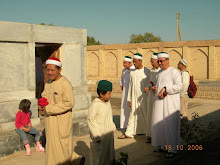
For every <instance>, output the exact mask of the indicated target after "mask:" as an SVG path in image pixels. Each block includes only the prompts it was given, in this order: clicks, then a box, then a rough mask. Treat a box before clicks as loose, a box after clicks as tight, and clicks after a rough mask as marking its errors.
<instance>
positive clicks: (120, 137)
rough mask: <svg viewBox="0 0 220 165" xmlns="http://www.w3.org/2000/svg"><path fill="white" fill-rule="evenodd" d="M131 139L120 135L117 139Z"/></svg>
mask: <svg viewBox="0 0 220 165" xmlns="http://www.w3.org/2000/svg"><path fill="white" fill-rule="evenodd" d="M131 138H132V137H129V136H127V135H121V136H119V137H118V139H131Z"/></svg>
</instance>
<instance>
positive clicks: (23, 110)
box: [15, 99, 44, 156]
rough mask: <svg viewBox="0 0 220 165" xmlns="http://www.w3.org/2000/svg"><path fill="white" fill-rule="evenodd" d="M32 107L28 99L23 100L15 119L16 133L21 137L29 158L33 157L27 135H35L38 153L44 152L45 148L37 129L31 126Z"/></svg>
mask: <svg viewBox="0 0 220 165" xmlns="http://www.w3.org/2000/svg"><path fill="white" fill-rule="evenodd" d="M30 106H31V102H30V101H29V100H27V99H23V100H21V102H20V104H19V110H18V112H17V114H16V118H15V126H16V132H17V133H19V134H20V135H21V139H22V141H23V143H24V146H25V149H26V155H27V156H29V155H31V148H30V145H29V141H28V138H27V133H28V134H32V135H35V141H36V151H43V152H44V148H43V147H42V145H41V144H40V141H39V140H40V133H39V131H37V130H36V129H35V128H33V127H32V124H31V120H30Z"/></svg>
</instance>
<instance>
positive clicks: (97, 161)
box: [87, 80, 116, 165]
mask: <svg viewBox="0 0 220 165" xmlns="http://www.w3.org/2000/svg"><path fill="white" fill-rule="evenodd" d="M111 91H112V83H111V82H109V81H107V80H101V81H99V83H98V88H97V93H98V95H99V97H98V98H96V99H94V100H93V102H92V104H91V105H90V108H89V112H88V119H87V121H88V126H89V130H90V165H110V164H111V161H112V160H113V159H115V149H114V134H113V132H114V131H115V130H116V127H115V124H114V122H113V120H112V108H111V103H110V101H109V100H110V98H111Z"/></svg>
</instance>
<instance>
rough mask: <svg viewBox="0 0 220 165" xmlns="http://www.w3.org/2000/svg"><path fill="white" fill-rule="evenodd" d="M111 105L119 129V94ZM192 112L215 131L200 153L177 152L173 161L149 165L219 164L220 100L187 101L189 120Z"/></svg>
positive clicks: (116, 94) (94, 95) (112, 99)
mask: <svg viewBox="0 0 220 165" xmlns="http://www.w3.org/2000/svg"><path fill="white" fill-rule="evenodd" d="M92 96H93V97H92V98H93V99H94V98H95V97H97V94H96V93H92ZM111 105H112V110H113V116H114V122H115V124H116V125H117V128H119V124H120V109H121V93H115V94H113V95H112V98H111ZM193 112H196V113H198V115H199V116H200V119H201V120H202V121H203V123H204V124H205V125H207V124H208V123H209V122H214V124H215V130H214V132H213V133H212V134H211V135H210V138H209V140H208V143H207V144H205V145H203V150H201V151H198V150H197V151H196V150H195V151H188V150H187V151H184V152H179V153H178V155H177V156H176V157H175V159H172V160H171V161H170V160H166V159H163V160H161V162H158V161H157V162H155V163H151V164H173V165H174V164H175V165H176V164H177V165H185V164H187V165H188V164H193V165H197V164H198V165H201V164H209V165H210V164H213V165H215V164H216V165H217V164H220V100H208V99H199V98H194V99H190V100H189V106H188V118H189V119H191V116H190V114H192V113H193Z"/></svg>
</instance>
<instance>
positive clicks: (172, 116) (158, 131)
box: [151, 67, 182, 150]
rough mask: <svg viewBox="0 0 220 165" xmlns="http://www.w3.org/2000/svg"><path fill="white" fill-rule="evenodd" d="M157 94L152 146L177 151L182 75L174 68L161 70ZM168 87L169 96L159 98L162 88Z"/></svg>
mask: <svg viewBox="0 0 220 165" xmlns="http://www.w3.org/2000/svg"><path fill="white" fill-rule="evenodd" d="M156 86H157V89H158V91H157V93H156V94H155V102H154V108H153V113H152V130H151V131H152V132H151V133H152V145H153V146H165V145H167V147H168V146H169V145H171V146H172V149H174V150H175V148H176V146H177V145H178V144H179V142H180V91H181V89H182V80H181V75H180V73H179V72H178V71H177V70H176V69H175V68H173V67H169V68H168V69H167V70H162V69H161V70H160V71H159V72H158V75H157V83H156ZM164 87H166V92H167V96H166V97H165V98H164V99H160V98H159V97H158V93H159V92H160V90H161V89H162V88H164Z"/></svg>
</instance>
